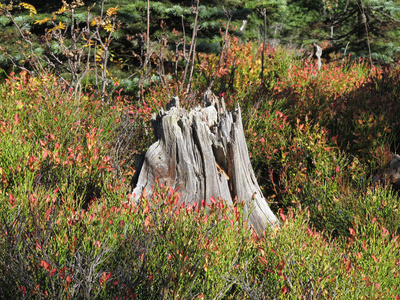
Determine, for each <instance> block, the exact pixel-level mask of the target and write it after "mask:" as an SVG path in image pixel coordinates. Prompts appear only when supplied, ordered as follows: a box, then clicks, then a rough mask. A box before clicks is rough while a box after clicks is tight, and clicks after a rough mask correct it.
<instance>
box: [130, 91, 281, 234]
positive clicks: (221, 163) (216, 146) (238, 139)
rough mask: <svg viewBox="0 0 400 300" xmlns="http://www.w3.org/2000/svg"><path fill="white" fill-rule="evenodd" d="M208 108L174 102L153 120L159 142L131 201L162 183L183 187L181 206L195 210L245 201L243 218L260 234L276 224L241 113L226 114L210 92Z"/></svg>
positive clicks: (142, 165) (150, 152)
mask: <svg viewBox="0 0 400 300" xmlns="http://www.w3.org/2000/svg"><path fill="white" fill-rule="evenodd" d="M210 98H213V99H210ZM204 102H205V103H204V104H205V105H204V107H197V108H194V109H191V110H190V111H187V110H185V109H183V108H180V107H179V100H178V99H177V98H175V99H174V100H173V102H170V103H169V104H168V105H167V111H163V110H161V111H160V112H159V113H158V114H157V115H153V126H154V132H155V136H156V139H157V141H156V142H155V143H154V144H152V145H151V146H150V148H149V149H148V150H147V152H146V153H145V156H144V159H142V162H141V163H139V165H138V166H137V172H136V176H135V177H136V178H135V179H134V190H133V198H134V199H135V201H138V200H139V199H140V196H141V195H142V192H143V190H144V189H146V192H147V195H151V192H152V188H153V187H154V186H155V184H156V179H158V182H159V183H163V184H166V185H168V186H170V187H172V188H176V187H178V186H179V187H180V189H179V191H180V193H181V195H180V201H181V202H184V203H186V204H190V205H193V204H194V203H195V202H198V204H200V202H201V200H203V199H204V200H205V201H206V202H209V201H210V197H214V198H215V199H218V198H221V199H224V200H225V201H226V202H227V203H228V205H233V204H234V202H235V201H244V213H245V218H246V219H247V220H248V221H249V223H250V224H251V225H252V226H253V228H254V229H255V230H256V232H257V233H258V234H261V233H262V232H263V231H264V230H265V229H266V228H267V227H269V226H274V225H276V224H278V221H277V218H276V217H275V215H274V214H273V213H272V211H271V210H270V208H269V206H268V204H267V202H266V200H265V198H264V197H263V194H262V192H261V190H260V187H259V185H258V183H257V179H256V177H255V175H254V171H253V168H252V166H251V163H250V159H249V154H248V151H247V145H246V140H245V136H244V132H243V126H242V117H241V112H240V108H239V107H237V108H236V109H235V111H234V112H233V113H230V112H227V111H226V108H225V103H224V102H223V99H222V101H221V102H222V103H221V106H220V105H219V102H218V100H217V99H216V97H215V96H214V95H213V94H212V93H210V92H208V93H206V96H205V100H204Z"/></svg>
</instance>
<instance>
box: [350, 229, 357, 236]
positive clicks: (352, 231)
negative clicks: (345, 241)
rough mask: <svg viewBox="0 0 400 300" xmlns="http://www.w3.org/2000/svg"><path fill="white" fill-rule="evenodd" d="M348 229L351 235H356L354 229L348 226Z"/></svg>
mask: <svg viewBox="0 0 400 300" xmlns="http://www.w3.org/2000/svg"><path fill="white" fill-rule="evenodd" d="M349 231H350V234H351V235H352V236H355V235H356V232H355V230H354V229H353V228H349Z"/></svg>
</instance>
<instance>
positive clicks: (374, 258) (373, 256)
mask: <svg viewBox="0 0 400 300" xmlns="http://www.w3.org/2000/svg"><path fill="white" fill-rule="evenodd" d="M371 257H372V259H373V260H374V262H377V261H378V260H377V258H376V256H375V255H373V254H371Z"/></svg>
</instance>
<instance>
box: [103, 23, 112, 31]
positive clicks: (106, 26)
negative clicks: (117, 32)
mask: <svg viewBox="0 0 400 300" xmlns="http://www.w3.org/2000/svg"><path fill="white" fill-rule="evenodd" d="M103 28H104V30H105V31H107V32H110V31H111V32H114V26H112V25H111V24H106V25H105V26H104V27H103Z"/></svg>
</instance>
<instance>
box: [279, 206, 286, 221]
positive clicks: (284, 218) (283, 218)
mask: <svg viewBox="0 0 400 300" xmlns="http://www.w3.org/2000/svg"><path fill="white" fill-rule="evenodd" d="M279 215H280V216H281V218H282V221H283V222H285V221H286V216H285V214H284V213H283V209H282V208H281V211H280V213H279Z"/></svg>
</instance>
